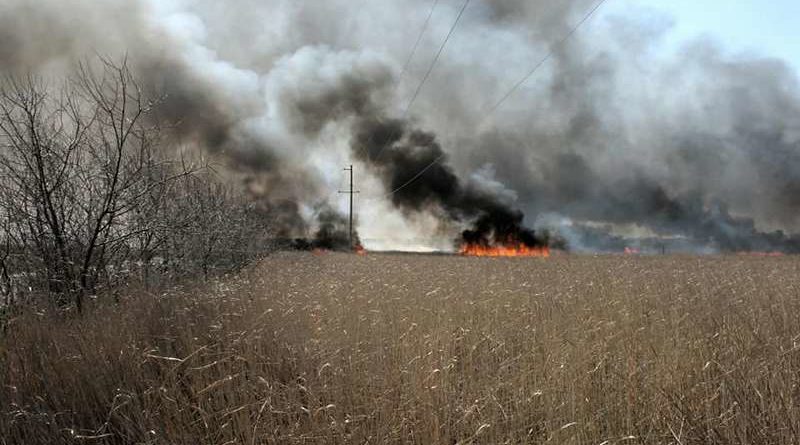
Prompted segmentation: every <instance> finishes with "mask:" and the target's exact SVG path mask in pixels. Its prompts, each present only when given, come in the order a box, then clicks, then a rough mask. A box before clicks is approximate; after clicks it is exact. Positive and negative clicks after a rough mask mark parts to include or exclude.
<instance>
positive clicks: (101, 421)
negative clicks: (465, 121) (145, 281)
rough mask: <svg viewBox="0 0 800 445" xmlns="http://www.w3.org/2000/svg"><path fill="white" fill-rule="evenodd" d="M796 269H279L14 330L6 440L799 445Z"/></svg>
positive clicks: (361, 263) (367, 264)
mask: <svg viewBox="0 0 800 445" xmlns="http://www.w3.org/2000/svg"><path fill="white" fill-rule="evenodd" d="M799 268H800V261H799V260H798V259H796V258H791V257H786V258H743V257H708V258H693V257H653V258H638V257H598V258H593V257H578V256H575V257H572V256H569V257H558V258H551V259H549V260H541V259H477V258H457V257H435V256H413V255H406V256H403V255H368V256H366V257H358V256H349V255H334V254H331V255H325V256H313V255H310V254H308V255H306V254H282V255H278V256H276V257H273V258H271V259H269V260H267V261H265V262H264V263H262V264H260V265H259V266H257V267H255V268H253V269H252V270H249V271H246V272H244V273H242V274H241V275H240V276H238V277H236V278H235V279H233V278H232V279H230V280H226V281H222V282H219V283H216V284H213V285H208V286H203V287H199V288H198V289H191V290H190V289H187V290H184V291H181V292H178V291H176V292H172V293H170V294H168V295H161V296H157V297H156V296H148V295H145V294H141V295H131V296H130V297H129V298H128V299H127V300H126V301H124V302H123V303H122V304H120V305H114V306H109V307H97V308H96V309H95V310H94V311H92V313H91V314H89V315H87V316H85V317H83V318H82V319H74V320H64V319H61V318H56V317H53V316H50V315H47V314H39V315H37V314H35V313H28V314H24V315H22V316H20V317H18V318H17V319H16V320H14V322H13V324H12V325H11V327H10V328H9V330H8V332H7V334H6V336H5V337H3V338H0V377H1V379H0V383H2V388H0V408H1V409H2V413H1V415H2V417H0V443H3V444H12V443H14V444H58V443H91V444H103V443H108V444H117V443H142V444H260V443H266V444H337V443H357V444H362V443H373V444H377V443H417V444H455V443H459V444H467V443H485V444H501V443H513V444H520V443H568V444H578V443H580V444H583V443H586V444H599V443H605V444H612V443H624V444H636V443H642V444H668V443H672V444H713V443H718V444H730V443H748V444H792V443H800V405H799V404H800V298H798V291H799V290H800V274H798V269H799Z"/></svg>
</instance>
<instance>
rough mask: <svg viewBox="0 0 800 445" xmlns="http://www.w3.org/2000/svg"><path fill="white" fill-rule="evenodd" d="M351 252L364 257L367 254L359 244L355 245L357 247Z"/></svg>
mask: <svg viewBox="0 0 800 445" xmlns="http://www.w3.org/2000/svg"><path fill="white" fill-rule="evenodd" d="M353 251H354V252H355V253H356V254H357V255H366V254H367V249H365V248H364V246H362V245H361V244H359V245H357V246H356V247H355V248H354V249H353Z"/></svg>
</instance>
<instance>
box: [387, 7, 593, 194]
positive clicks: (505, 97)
mask: <svg viewBox="0 0 800 445" xmlns="http://www.w3.org/2000/svg"><path fill="white" fill-rule="evenodd" d="M607 1H608V0H600V1H599V2H598V3H597V4H595V5H594V7H593V8H592V9H591V10H590V11H589V12H588V13H587V14H586V15H585V16H584V17H583V18H582V19H581V20H580V21H579V22H578V23H577V24H576V25H575V26H573V27H572V28H571V29H570V31H569V32H568V33H567V34H566V35H565V36H564V37H562V38H561V39H559V41H558V42H556V44H554V45H552V46H551V47H550V50H549V51H548V52H547V54H546V55H545V56H544V57H543V58H542V59H541V60H540V61H539V63H537V64H536V65H535V66H534V67H533V69H531V70H530V71H529V72H528V73H527V74H526V75H525V76H524V77H522V79H520V80H519V81H518V82H516V83H515V84H514V86H513V87H512V88H511V89H510V90H509V91H508V92H507V93H506V94H504V95H503V96H502V98H501V99H500V100H499V101H498V102H497V103H495V104H494V106H492V107H491V108H490V109H489V111H488V112H487V113H486V115H485V116H484V118H483V120H482V121H481V125H480V126H482V125H483V123H484V122H486V120H487V119H488V118H489V117H490V116H491V115H493V114H494V113H495V112H496V111H497V110H498V109H499V108H500V107H501V106H502V105H503V103H505V101H506V100H508V99H509V98H510V97H511V96H512V95H513V94H514V93H515V92H516V91H517V90H519V88H520V87H521V86H522V85H524V84H525V82H527V81H528V80H529V79H530V78H531V77H533V75H534V74H536V72H538V71H539V69H540V68H541V67H542V66H543V65H544V64H545V63H547V61H548V60H550V59H551V58H552V57H553V55H554V54H555V52H556V51H557V50H558V49H559V48H560V47H561V45H563V44H564V43H566V42H567V41H568V40H569V39H570V38H572V36H573V35H575V33H576V32H577V31H578V29H580V28H581V27H582V26H583V25H584V24H585V23H586V22H587V21H589V19H591V18H592V17H593V16H594V15H595V14H596V13H597V11H598V10H599V9H600V8H601V7H602V6H603V4H605V3H606V2H607ZM468 2H469V0H467V3H468ZM462 14H463V9H462ZM459 18H460V16H459ZM448 38H449V36H448ZM419 89H421V88H419ZM446 156H447V153H444V152H442V154H440V155H439V156H438V157H436V158H435V159H434V160H433V161H431V163H430V164H428V165H427V166H425V167H424V168H423V169H422V170H420V171H419V172H418V173H417V174H415V175H414V176H412V177H411V179H409V180H408V181H406V182H405V183H403V184H402V185H400V186H399V187H397V188H395V189H394V190H392V191H390V192H388V193H386V194H384V195H382V196H381V197H380V199H386V198H388V197H391V196H392V195H394V194H396V193H398V192H400V191H401V190H403V189H405V188H406V187H408V186H409V185H411V184H412V183H413V182H414V181H416V180H417V179H419V178H420V177H421V176H422V175H423V174H425V172H427V171H428V170H430V169H431V168H433V166H434V165H436V164H438V163H439V162H440V161H441V160H442V159H444V158H445V157H446ZM373 199H377V198H373Z"/></svg>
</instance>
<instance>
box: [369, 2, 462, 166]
mask: <svg viewBox="0 0 800 445" xmlns="http://www.w3.org/2000/svg"><path fill="white" fill-rule="evenodd" d="M471 2H472V0H464V4H463V5H461V9H460V10H459V11H458V15H457V16H456V19H455V20H454V21H453V24H452V25H451V26H450V30H449V31H448V32H447V36H445V38H444V41H442V44H441V45H439V50H438V51H437V52H436V56H434V58H433V61H431V64H430V66H428V70H427V71H426V72H425V75H424V76H423V77H422V80H421V81H420V83H419V85H417V88H416V90H415V91H414V94H413V95H412V96H411V99H410V100H409V101H408V104H407V105H406V108H405V110H404V111H403V117H402V118H403V119H405V118H407V117H408V113H409V112H411V107H413V106H414V103H415V102H416V101H417V98H418V97H419V94H420V93H421V92H422V88H423V87H424V86H425V83H427V81H428V79H429V78H430V77H431V74H432V73H433V70H434V69H435V68H436V64H437V63H438V62H439V59H440V58H441V57H442V54H443V53H444V49H445V47H447V43H448V42H450V38H451V37H452V36H453V33H454V32H455V31H456V28H457V27H458V24H459V22H461V18H462V17H463V16H464V12H465V11H466V10H467V7H468V6H469V4H470V3H471ZM393 137H394V135H393ZM391 139H392V138H389V140H391ZM385 149H386V146H385V145H384V146H383V147H381V149H380V150H378V153H377V154H376V155H374V156H370V159H377V158H378V157H380V155H381V154H383V152H384V150H385Z"/></svg>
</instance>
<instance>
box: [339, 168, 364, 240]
mask: <svg viewBox="0 0 800 445" xmlns="http://www.w3.org/2000/svg"><path fill="white" fill-rule="evenodd" d="M344 171H349V172H350V191H342V190H339V193H344V194H346V195H350V249H351V250H354V249H355V247H356V246H355V244H353V234H354V232H353V196H355V194H356V193H361V192H360V191H358V190H353V166H352V165H351V166H350V167H349V168H346V169H344Z"/></svg>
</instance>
